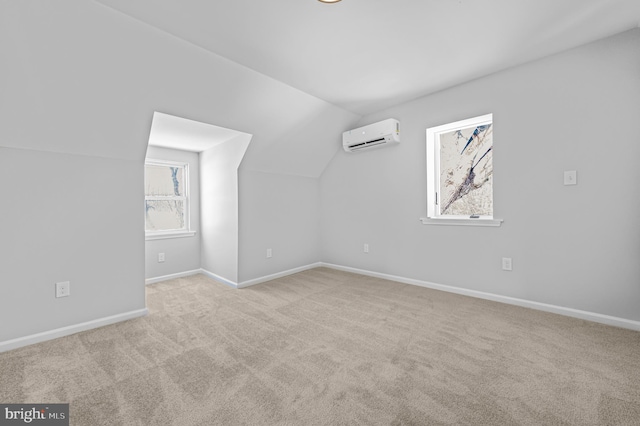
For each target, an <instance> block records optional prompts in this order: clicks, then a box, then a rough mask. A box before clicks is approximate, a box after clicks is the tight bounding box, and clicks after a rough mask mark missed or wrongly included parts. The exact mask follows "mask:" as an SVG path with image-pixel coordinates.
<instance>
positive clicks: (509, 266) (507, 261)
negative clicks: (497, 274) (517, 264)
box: [502, 257, 513, 271]
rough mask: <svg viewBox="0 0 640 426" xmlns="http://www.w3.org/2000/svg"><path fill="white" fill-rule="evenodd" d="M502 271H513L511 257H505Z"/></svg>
mask: <svg viewBox="0 0 640 426" xmlns="http://www.w3.org/2000/svg"><path fill="white" fill-rule="evenodd" d="M502 270H503V271H511V270H513V264H512V262H511V258H510V257H503V258H502Z"/></svg>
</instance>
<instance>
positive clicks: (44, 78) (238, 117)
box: [0, 0, 358, 177]
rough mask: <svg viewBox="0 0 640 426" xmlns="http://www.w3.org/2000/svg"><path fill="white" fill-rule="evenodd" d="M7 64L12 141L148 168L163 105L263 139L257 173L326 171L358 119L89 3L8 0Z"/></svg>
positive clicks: (254, 156) (251, 157) (5, 119)
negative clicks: (155, 122)
mask: <svg viewBox="0 0 640 426" xmlns="http://www.w3.org/2000/svg"><path fill="white" fill-rule="evenodd" d="M0 70H2V71H1V73H2V78H0V93H2V96H0V147H8V148H23V149H33V150H42V151H52V152H59V153H69V154H79V155H90V156H100V157H110V158H121V159H125V160H132V161H139V162H140V163H141V164H142V162H143V161H144V157H145V152H146V148H147V142H148V140H149V134H150V130H151V126H152V117H153V114H154V112H155V111H161V112H163V113H166V114H170V115H174V116H177V117H183V118H187V119H191V120H195V121H199V122H202V123H208V124H213V125H216V126H220V127H225V128H229V129H234V130H238V131H241V132H244V133H248V134H251V135H253V138H252V141H251V145H250V147H249V150H248V151H247V154H246V156H245V161H244V162H243V164H244V166H245V167H247V168H248V169H255V170H265V171H274V172H278V173H287V174H299V175H303V176H310V177H317V176H319V175H320V173H322V170H323V169H324V167H325V166H326V164H327V163H328V162H329V161H330V159H331V158H332V156H333V155H334V154H335V152H336V151H337V150H338V149H340V135H341V132H342V131H344V130H345V129H346V128H348V127H349V126H350V125H351V124H353V123H354V122H355V121H356V120H357V119H358V116H357V115H356V114H353V113H351V112H348V111H346V110H343V109H341V108H339V107H337V106H335V105H332V104H330V103H327V102H326V101H323V100H321V99H318V98H316V97H314V96H311V95H309V94H306V93H304V92H302V91H300V90H297V89H295V88H293V87H291V86H288V85H286V84H284V83H282V82H279V81H277V80H274V79H272V78H270V77H268V76H265V75H263V74H260V73H258V72H256V71H253V70H251V69H249V68H247V67H245V66H242V65H239V64H237V63H235V62H232V61H229V60H228V59H225V58H223V57H220V56H219V55H217V54H214V53H211V52H208V51H206V50H203V49H202V48H200V47H197V46H194V45H193V44H191V43H188V42H185V41H183V40H181V39H179V38H176V37H174V36H172V35H170V34H168V33H166V32H165V31H161V30H158V29H157V28H155V27H152V26H149V25H147V24H144V23H141V22H140V21H138V20H136V19H133V18H131V17H129V16H127V15H125V14H122V13H120V12H118V11H115V10H113V9H111V8H108V7H105V6H103V5H101V4H99V3H96V2H87V1H84V0H61V1H56V2H50V1H48V0H33V1H29V2H0ZM318 128H320V129H322V132H309V131H307V130H306V129H318ZM283 152H284V154H285V155H281V153H283ZM298 152H300V153H302V154H301V155H299V156H297V154H296V153H298Z"/></svg>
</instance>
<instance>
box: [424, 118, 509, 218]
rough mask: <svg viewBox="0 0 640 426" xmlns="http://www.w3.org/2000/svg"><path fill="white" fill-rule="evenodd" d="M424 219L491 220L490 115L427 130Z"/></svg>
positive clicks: (491, 131)
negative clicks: (425, 208)
mask: <svg viewBox="0 0 640 426" xmlns="http://www.w3.org/2000/svg"><path fill="white" fill-rule="evenodd" d="M427 216H428V217H427V219H451V220H465V219H466V220H469V219H471V220H477V221H479V222H481V221H482V220H486V221H493V115H492V114H486V115H483V116H480V117H474V118H470V119H466V120H461V121H456V122H453V123H448V124H445V125H442V126H437V127H431V128H429V129H427ZM494 222H501V220H500V221H494ZM451 223H455V222H451ZM498 224H499V223H498Z"/></svg>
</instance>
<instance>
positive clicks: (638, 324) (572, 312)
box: [318, 262, 640, 331]
mask: <svg viewBox="0 0 640 426" xmlns="http://www.w3.org/2000/svg"><path fill="white" fill-rule="evenodd" d="M318 266H324V267H326V268H331V269H336V270H339V271H345V272H353V273H355V274H360V275H367V276H370V277H375V278H383V279H386V280H390V281H397V282H401V283H404V284H411V285H416V286H420V287H426V288H431V289H434V290H441V291H446V292H448V293H456V294H462V295H464V296H470V297H476V298H479V299H486V300H492V301H494V302H501V303H506V304H509V305H516V306H522V307H525V308H530V309H536V310H539V311H545V312H551V313H554V314H560V315H565V316H568V317H574V318H579V319H583V320H587V321H593V322H597V323H601V324H606V325H612V326H615V327H621V328H627V329H630V330H636V331H640V321H633V320H629V319H625V318H618V317H613V316H610V315H603V314H598V313H595V312H589V311H581V310H579V309H573V308H565V307H563V306H557V305H549V304H547V303H540V302H534V301H531V300H525V299H518V298H515V297H509V296H501V295H499V294H493V293H485V292H482V291H477V290H469V289H465V288H459V287H453V286H448V285H443V284H435V283H431V282H428V281H421V280H416V279H413V278H405V277H399V276H396V275H389V274H382V273H379V272H372V271H367V270H364V269H357V268H351V267H348V266H341V265H334V264H331V263H324V262H320V265H318Z"/></svg>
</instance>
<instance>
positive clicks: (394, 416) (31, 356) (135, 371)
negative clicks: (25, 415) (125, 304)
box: [0, 268, 640, 425]
mask: <svg viewBox="0 0 640 426" xmlns="http://www.w3.org/2000/svg"><path fill="white" fill-rule="evenodd" d="M147 304H148V307H149V309H150V315H149V316H147V317H144V318H139V319H135V320H131V321H127V322H124V323H120V324H115V325H112V326H108V327H103V328H100V329H96V330H91V331H87V332H83V333H78V334H75V335H73V336H68V337H64V338H61V339H57V340H54V341H49V342H44V343H40V344H37V345H32V346H29V347H25V348H21V349H17V350H13V351H9V352H5V353H2V354H0V402H1V403H27V402H29V403H36V402H47V403H54V402H68V403H70V404H71V405H70V410H71V424H73V425H138V424H140V425H218V424H219V425H236V424H246V425H272V424H273V425H440V424H443V425H444V424H446V425H451V424H454V425H638V424H640V333H637V332H633V331H629V330H624V329H619V328H613V327H608V326H604V325H599V324H595V323H590V322H586V321H581V320H577V319H573V318H567V317H562V316H558V315H553V314H549V313H543V312H538V311H534V310H529V309H524V308H519V307H514V306H509V305H503V304H499V303H494V302H490V301H485V300H479V299H473V298H468V297H464V296H459V295H453V294H448V293H443V292H438V291H434V290H429V289H425V288H420V287H414V286H409V285H405V284H399V283H395V282H391V281H385V280H381V279H375V278H370V277H364V276H359V275H355V274H349V273H345V272H339V271H335V270H331V269H326V268H318V269H313V270H310V271H306V272H302V273H299V274H296V275H291V276H289V277H285V278H281V279H277V280H274V281H271V282H269V283H264V284H261V285H257V286H254V287H250V288H246V289H242V290H235V289H232V288H229V287H227V286H225V285H222V284H219V283H216V282H215V281H212V280H210V279H208V278H206V277H204V276H201V275H197V276H193V277H188V278H183V279H177V280H172V281H166V282H163V283H159V284H154V285H151V286H148V287H147Z"/></svg>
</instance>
